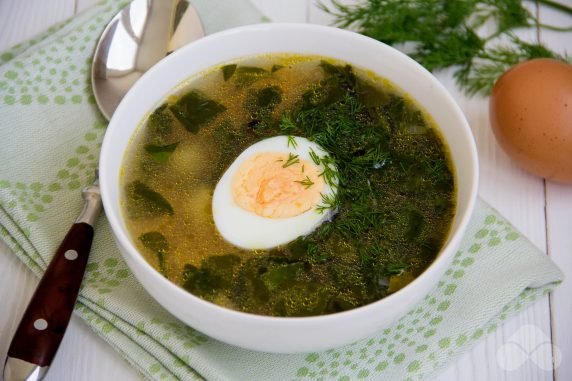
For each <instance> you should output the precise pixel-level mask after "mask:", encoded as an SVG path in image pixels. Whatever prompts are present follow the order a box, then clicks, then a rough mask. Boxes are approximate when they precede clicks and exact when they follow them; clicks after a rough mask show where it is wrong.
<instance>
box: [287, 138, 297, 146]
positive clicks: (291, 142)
mask: <svg viewBox="0 0 572 381" xmlns="http://www.w3.org/2000/svg"><path fill="white" fill-rule="evenodd" d="M290 146H292V148H296V147H298V142H296V138H295V137H293V136H292V135H288V147H290Z"/></svg>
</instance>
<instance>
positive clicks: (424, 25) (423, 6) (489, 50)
mask: <svg viewBox="0 0 572 381" xmlns="http://www.w3.org/2000/svg"><path fill="white" fill-rule="evenodd" d="M529 2H532V1H530V0H529ZM524 3H525V1H522V0H456V1H450V0H408V1H403V0H365V1H364V2H362V3H359V4H355V5H344V4H341V3H340V2H338V1H336V0H333V1H332V4H333V9H330V8H328V7H326V6H325V5H324V4H321V3H320V6H321V7H322V9H324V10H325V11H326V12H329V13H331V14H333V15H334V17H335V24H336V25H337V26H340V27H345V28H352V29H355V30H357V31H358V32H360V33H362V34H364V35H366V36H369V37H372V38H375V39H377V40H380V41H383V42H385V43H387V44H390V45H396V46H397V47H404V48H405V47H408V48H411V51H408V53H409V54H410V55H411V57H412V58H414V59H415V60H417V61H418V62H419V63H420V64H421V65H423V66H425V67H426V68H427V69H428V70H431V71H436V70H440V69H445V68H448V67H455V69H454V76H455V79H456V81H457V84H458V85H459V87H460V88H461V89H462V90H463V91H465V92H466V93H467V94H468V95H474V94H481V95H488V94H489V93H490V91H491V89H492V86H493V85H494V83H495V81H496V79H497V78H498V77H499V76H500V75H501V74H502V73H503V72H505V71H506V70H508V69H509V68H510V67H511V66H513V65H515V64H517V63H519V62H522V61H526V60H530V59H534V58H554V59H559V60H563V61H570V57H569V56H563V55H560V54H558V53H556V52H553V51H551V50H550V49H548V48H547V47H546V46H544V45H542V44H540V43H529V42H525V41H523V40H522V39H520V38H518V37H516V36H515V35H514V33H513V31H514V30H516V29H519V28H546V29H551V30H561V31H569V30H572V28H559V27H554V26H551V25H545V24H541V23H540V22H539V20H538V18H537V17H536V15H534V14H532V13H531V12H529V11H528V10H527V9H526V7H525V6H524ZM538 3H539V4H541V5H544V6H548V7H551V8H553V9H556V10H559V11H561V12H565V13H568V14H570V15H572V8H571V7H568V6H566V5H563V4H559V3H556V2H553V1H551V0H538ZM485 24H487V25H495V29H494V31H493V32H492V33H490V34H489V35H488V36H482V30H483V28H482V26H483V25H485ZM507 37H508V38H507Z"/></svg>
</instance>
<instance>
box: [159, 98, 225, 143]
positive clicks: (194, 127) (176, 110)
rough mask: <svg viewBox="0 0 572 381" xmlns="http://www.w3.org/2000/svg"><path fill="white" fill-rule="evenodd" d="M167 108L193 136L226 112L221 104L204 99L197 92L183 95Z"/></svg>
mask: <svg viewBox="0 0 572 381" xmlns="http://www.w3.org/2000/svg"><path fill="white" fill-rule="evenodd" d="M169 108H170V109H171V112H172V113H173V115H175V117H176V118H177V119H178V120H179V122H181V124H182V125H183V127H185V128H186V129H187V131H189V132H190V133H193V134H196V133H197V132H199V129H200V128H201V127H202V126H203V125H204V124H206V123H208V122H210V121H211V120H213V119H214V118H215V117H216V116H217V115H218V114H220V113H221V112H223V111H225V110H226V107H224V106H223V105H222V104H220V103H218V102H217V101H214V100H212V99H208V98H206V97H205V96H204V95H202V94H201V93H199V92H198V91H191V92H190V93H188V94H186V95H184V96H183V97H181V98H180V99H179V100H178V101H177V102H176V103H175V104H173V105H171V106H170V107H169Z"/></svg>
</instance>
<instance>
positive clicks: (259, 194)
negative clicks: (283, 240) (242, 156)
mask: <svg viewBox="0 0 572 381" xmlns="http://www.w3.org/2000/svg"><path fill="white" fill-rule="evenodd" d="M324 186H325V184H324V180H323V178H322V177H321V176H320V169H319V168H318V167H317V166H316V165H314V163H312V162H310V161H307V160H304V159H300V158H298V157H297V156H294V155H292V154H288V153H281V152H263V153H258V154H255V155H252V156H251V157H249V158H248V159H247V160H245V161H244V162H243V163H242V164H241V165H240V167H239V168H238V170H237V172H236V173H235V175H234V177H233V179H232V196H233V198H234V201H235V202H236V203H237V204H238V205H239V206H240V207H241V208H243V209H245V210H247V211H249V212H253V213H255V214H257V215H259V216H261V217H267V218H288V217H294V216H297V215H300V214H302V213H304V212H306V211H308V210H310V209H311V208H314V207H315V206H316V205H317V204H318V203H319V202H320V201H321V199H322V195H321V193H322V191H323V190H324Z"/></svg>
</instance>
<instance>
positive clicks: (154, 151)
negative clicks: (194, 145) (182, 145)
mask: <svg viewBox="0 0 572 381" xmlns="http://www.w3.org/2000/svg"><path fill="white" fill-rule="evenodd" d="M178 145H179V142H177V143H173V144H167V145H165V146H159V145H155V144H146V145H145V147H144V148H145V151H147V152H148V153H150V154H151V156H152V157H153V160H155V161H156V162H157V163H164V162H166V161H167V159H169V156H171V154H172V153H173V152H174V151H175V149H176V148H177V146H178Z"/></svg>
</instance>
